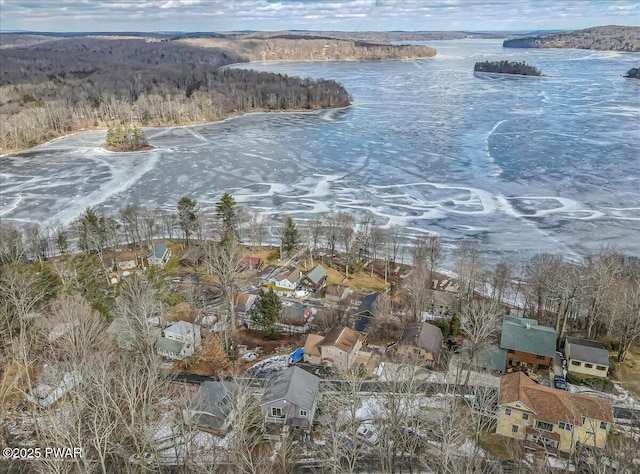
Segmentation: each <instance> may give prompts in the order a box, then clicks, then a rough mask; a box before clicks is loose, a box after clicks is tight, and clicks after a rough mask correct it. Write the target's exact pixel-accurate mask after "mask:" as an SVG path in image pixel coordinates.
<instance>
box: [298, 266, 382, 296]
mask: <svg viewBox="0 0 640 474" xmlns="http://www.w3.org/2000/svg"><path fill="white" fill-rule="evenodd" d="M317 263H318V262H314V265H315V264H317ZM322 266H323V267H324V269H325V270H326V271H327V277H328V278H327V285H333V284H340V285H347V286H349V287H350V288H353V289H355V288H362V289H367V290H373V291H384V290H385V289H386V288H388V287H389V284H388V283H387V284H385V282H384V281H383V280H381V279H380V278H378V277H376V276H375V275H374V276H373V277H372V276H371V273H370V272H364V271H363V272H358V273H356V274H355V275H351V274H350V275H349V280H346V281H345V274H344V273H342V272H340V271H338V270H336V269H335V268H333V267H330V266H329V265H328V264H327V263H322ZM309 268H311V262H309V263H308V264H307V266H306V267H301V269H302V271H305V270H308V269H309Z"/></svg>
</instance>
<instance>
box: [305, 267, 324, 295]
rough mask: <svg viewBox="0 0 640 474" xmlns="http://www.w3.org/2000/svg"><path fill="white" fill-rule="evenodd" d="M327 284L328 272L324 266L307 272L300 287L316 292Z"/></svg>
mask: <svg viewBox="0 0 640 474" xmlns="http://www.w3.org/2000/svg"><path fill="white" fill-rule="evenodd" d="M326 284H327V271H326V270H325V269H324V267H323V266H322V265H316V266H315V267H313V268H311V269H310V270H309V271H307V272H306V273H305V274H304V275H303V276H302V279H301V280H300V285H301V286H303V287H305V288H308V289H309V290H310V291H312V292H314V293H315V292H316V291H318V290H320V289H321V288H324V286H325V285H326Z"/></svg>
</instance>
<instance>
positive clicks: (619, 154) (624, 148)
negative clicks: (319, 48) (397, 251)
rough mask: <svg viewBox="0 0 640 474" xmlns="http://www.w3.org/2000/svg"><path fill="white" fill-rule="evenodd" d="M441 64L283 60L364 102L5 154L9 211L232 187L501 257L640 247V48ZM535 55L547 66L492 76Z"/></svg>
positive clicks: (456, 55)
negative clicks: (135, 139)
mask: <svg viewBox="0 0 640 474" xmlns="http://www.w3.org/2000/svg"><path fill="white" fill-rule="evenodd" d="M428 44H429V45H432V46H434V47H436V48H437V50H438V56H437V57H436V58H434V59H427V60H418V61H389V62H326V63H311V62H308V63H300V62H297V63H266V64H262V63H260V64H253V65H251V67H254V68H258V69H261V70H266V71H275V72H282V73H286V74H289V75H301V76H308V77H316V78H319V77H324V78H329V79H335V80H337V81H339V82H341V83H342V84H344V85H345V87H346V88H347V89H348V90H349V92H350V93H351V94H352V96H353V104H352V106H350V107H348V108H346V109H342V110H329V111H320V112H315V113H311V114H299V113H278V114H252V115H247V116H243V117H238V118H234V119H230V120H227V121H224V122H220V123H214V124H208V125H199V126H192V127H173V128H164V129H159V128H150V129H147V130H146V134H147V137H148V138H149V141H150V143H151V144H152V145H154V146H155V147H156V149H154V150H152V151H149V152H144V153H135V154H117V153H110V152H107V151H104V150H103V149H101V148H100V144H101V143H102V142H104V138H105V133H104V132H87V133H82V134H78V135H73V136H69V137H65V138H61V139H57V140H55V141H53V142H50V143H47V144H45V145H41V146H39V147H37V148H35V149H32V150H30V151H27V152H23V153H18V154H14V155H9V156H5V157H2V158H0V166H1V174H0V205H1V213H2V218H3V219H13V220H16V221H19V222H26V221H32V222H39V223H41V224H54V223H56V222H63V223H68V222H70V221H71V220H73V219H74V218H75V217H76V216H77V215H78V214H79V213H80V212H82V210H83V209H84V208H85V207H86V206H88V205H91V206H96V207H97V208H98V209H99V210H101V211H105V212H116V211H117V209H118V208H120V207H122V206H124V205H125V204H128V203H133V204H142V205H146V206H150V207H156V206H159V207H164V208H174V207H175V203H176V201H177V200H178V199H179V198H180V197H181V196H184V195H188V196H191V197H193V198H195V199H196V200H198V201H199V202H200V203H201V205H202V206H203V207H204V208H208V207H212V206H213V204H214V203H215V201H217V200H218V199H219V197H220V196H221V194H222V193H223V192H225V191H228V192H230V193H232V194H233V195H234V197H235V198H236V199H237V200H238V201H239V202H240V203H241V204H242V205H244V206H246V207H248V208H249V209H251V210H260V211H262V212H264V213H266V214H276V215H282V214H288V215H291V216H292V217H294V218H295V219H304V218H309V217H311V216H313V215H317V214H323V213H327V212H329V211H331V210H335V211H340V210H344V211H349V212H352V213H354V214H356V215H357V216H358V217H362V216H365V215H367V214H370V215H373V216H375V217H376V219H377V220H378V221H379V222H380V223H382V224H400V225H402V226H404V227H406V228H407V229H408V232H409V233H413V234H415V233H419V232H424V231H429V232H435V233H438V234H440V235H441V236H442V237H443V239H444V241H445V242H446V243H447V244H448V245H452V244H453V243H454V242H455V241H456V240H457V239H459V238H461V237H463V236H472V237H475V238H477V239H479V240H480V241H481V248H482V251H483V253H484V254H485V255H487V256H488V257H489V259H490V260H496V259H497V258H498V257H499V256H502V255H504V256H509V257H512V258H515V259H521V258H526V257H529V256H531V255H533V254H535V253H538V252H552V253H564V254H567V255H573V256H576V255H580V254H583V253H585V252H587V251H589V250H596V249H597V248H598V247H600V246H601V245H614V246H616V247H618V248H620V249H622V250H625V251H626V252H627V253H629V254H633V255H636V256H639V257H640V245H638V243H639V242H640V153H639V151H638V150H639V145H640V125H639V124H640V81H637V80H635V81H634V80H630V79H624V78H622V77H621V76H622V75H623V74H624V73H625V72H626V71H627V70H628V69H630V68H631V67H637V65H638V63H640V54H637V53H624V54H623V53H611V52H593V51H583V50H526V49H503V48H502V43H501V41H495V40H464V41H449V42H444V41H443V42H430V43H428ZM502 59H508V60H524V61H526V62H527V63H529V64H531V65H534V66H536V67H538V68H539V69H541V70H542V72H543V73H544V74H546V75H547V76H548V77H544V78H522V77H504V76H503V77H496V76H490V75H481V76H476V75H474V74H473V65H474V63H475V62H476V61H483V60H502Z"/></svg>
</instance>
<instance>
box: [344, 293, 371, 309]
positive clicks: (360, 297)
mask: <svg viewBox="0 0 640 474" xmlns="http://www.w3.org/2000/svg"><path fill="white" fill-rule="evenodd" d="M370 294H371V292H370V291H367V290H361V289H357V290H354V291H353V292H352V293H351V294H350V295H349V306H353V307H354V308H359V307H360V305H361V304H362V301H364V299H365V298H366V297H367V296H369V295H370Z"/></svg>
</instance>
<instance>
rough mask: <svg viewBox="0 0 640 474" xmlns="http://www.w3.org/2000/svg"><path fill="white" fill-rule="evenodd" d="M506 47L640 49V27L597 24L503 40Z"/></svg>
mask: <svg viewBox="0 0 640 474" xmlns="http://www.w3.org/2000/svg"><path fill="white" fill-rule="evenodd" d="M503 46H504V47H505V48H575V49H595V50H600V51H636V52H637V51H640V27H638V26H613V25H612V26H596V27H594V28H587V29H584V30H577V31H563V32H560V33H550V34H545V35H537V36H526V37H524V38H513V39H508V40H505V41H504V42H503Z"/></svg>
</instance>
